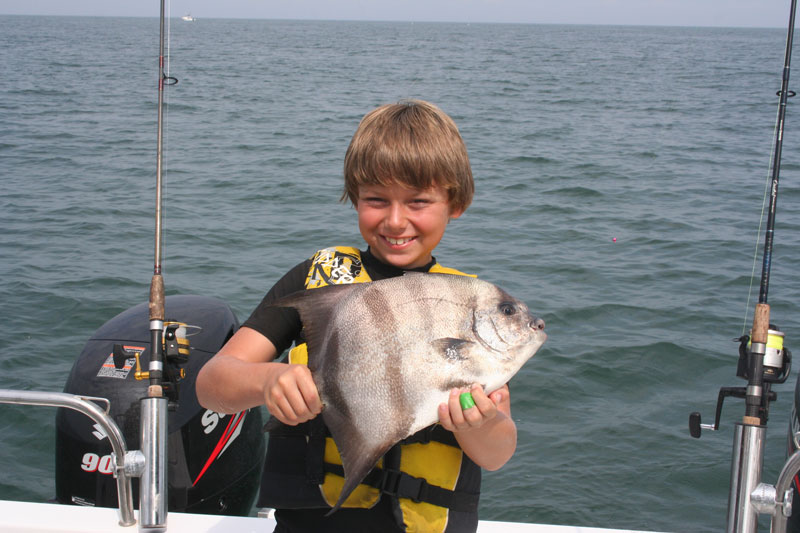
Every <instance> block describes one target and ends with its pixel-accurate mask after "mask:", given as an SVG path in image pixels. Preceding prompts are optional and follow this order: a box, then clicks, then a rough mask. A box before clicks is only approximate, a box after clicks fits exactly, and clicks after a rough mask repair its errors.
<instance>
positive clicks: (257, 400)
mask: <svg viewBox="0 0 800 533" xmlns="http://www.w3.org/2000/svg"><path fill="white" fill-rule="evenodd" d="M276 355H277V350H276V348H275V345H273V344H272V342H271V341H270V340H269V339H267V338H266V337H265V336H264V335H262V334H261V333H259V332H257V331H256V330H254V329H250V328H248V327H242V328H239V330H238V331H237V332H236V333H235V334H234V335H233V337H231V338H230V339H229V340H228V342H227V343H225V346H223V347H222V349H221V350H220V351H219V352H218V353H217V354H216V355H215V356H214V357H212V358H211V360H209V361H208V363H206V364H205V365H204V366H203V368H202V369H200V372H199V374H198V375H197V383H196V390H197V399H198V401H199V402H200V405H202V406H203V407H205V408H207V409H212V410H214V411H217V412H219V413H236V412H238V411H243V410H245V409H250V408H251V407H256V406H259V405H266V406H267V410H269V412H270V413H271V414H272V415H273V416H275V417H276V418H277V419H278V420H280V421H281V422H283V423H285V424H289V425H296V424H299V423H301V422H306V421H307V420H310V419H312V418H314V417H315V416H317V415H318V414H319V413H320V412H321V411H322V402H321V400H320V399H319V394H318V392H317V387H316V386H315V385H314V381H313V379H312V378H311V372H310V371H309V370H308V367H306V366H305V365H289V364H285V363H275V362H273V360H274V359H275V357H276Z"/></svg>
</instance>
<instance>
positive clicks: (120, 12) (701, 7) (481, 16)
mask: <svg viewBox="0 0 800 533" xmlns="http://www.w3.org/2000/svg"><path fill="white" fill-rule="evenodd" d="M159 1H160V0H0V14H4V15H96V16H126V17H127V16H136V17H151V16H158V14H159V9H160V8H159V6H160V3H159ZM169 3H171V6H169V12H170V14H171V15H172V16H173V17H177V16H181V15H184V14H187V13H191V14H192V15H194V16H195V17H197V18H198V19H202V18H250V19H317V20H393V21H394V20H407V21H420V22H421V21H447V22H519V23H534V24H623V25H631V24H634V25H659V26H729V27H777V28H780V27H785V26H786V25H787V24H788V20H789V8H790V0H335V1H334V0H222V1H220V0H170V1H169Z"/></svg>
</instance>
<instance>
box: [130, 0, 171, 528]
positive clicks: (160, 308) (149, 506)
mask: <svg viewBox="0 0 800 533" xmlns="http://www.w3.org/2000/svg"><path fill="white" fill-rule="evenodd" d="M165 3H166V2H165V0H161V11H160V24H159V50H158V52H159V53H158V124H157V134H156V212H155V253H154V261H153V277H152V279H151V280H150V300H149V311H150V364H149V366H148V371H147V372H146V373H142V374H143V376H142V377H145V378H149V380H150V386H149V387H148V389H147V397H146V398H143V399H142V400H141V420H140V424H141V434H140V436H141V441H142V448H141V449H142V452H143V454H144V457H145V468H144V472H143V474H142V479H141V485H140V487H141V489H140V504H139V524H140V527H141V528H142V529H143V530H148V531H162V530H164V529H165V528H166V524H167V501H168V498H167V408H168V404H169V402H168V399H167V397H166V396H165V395H164V386H165V383H164V339H163V331H164V316H165V310H164V278H163V276H162V274H161V249H162V244H161V236H162V204H163V199H162V198H163V195H162V190H163V179H162V169H163V164H162V161H163V145H164V138H163V122H164V87H165V86H167V85H174V84H175V83H177V82H178V80H177V79H175V78H171V77H169V76H167V75H166V74H165V73H164V20H165V16H164V14H165Z"/></svg>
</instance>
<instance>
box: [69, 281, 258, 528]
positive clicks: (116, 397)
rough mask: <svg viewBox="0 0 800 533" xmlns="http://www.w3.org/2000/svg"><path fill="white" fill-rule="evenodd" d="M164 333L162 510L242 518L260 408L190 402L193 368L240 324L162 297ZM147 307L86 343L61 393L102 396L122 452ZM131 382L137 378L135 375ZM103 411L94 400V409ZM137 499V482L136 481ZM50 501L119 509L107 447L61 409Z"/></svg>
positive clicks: (134, 420) (132, 418)
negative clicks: (218, 408)
mask: <svg viewBox="0 0 800 533" xmlns="http://www.w3.org/2000/svg"><path fill="white" fill-rule="evenodd" d="M165 307H166V309H167V317H168V318H167V320H166V321H165V327H164V354H165V368H164V374H165V383H164V385H165V393H166V396H167V397H168V398H169V417H168V418H169V420H168V434H169V437H168V443H167V457H168V470H169V472H168V484H169V488H168V493H169V504H168V508H169V510H170V511H178V512H192V513H207V514H226V515H247V514H249V512H250V510H251V508H252V506H253V502H254V500H255V497H256V494H257V492H258V486H259V481H260V478H261V468H262V464H263V461H264V454H265V443H264V434H263V431H262V426H263V422H262V417H261V410H260V408H255V409H250V410H248V411H243V412H240V413H237V414H235V415H223V414H218V413H215V412H213V411H210V410H207V409H204V408H203V407H201V406H200V404H199V403H198V402H197V397H196V395H195V379H196V377H197V373H198V371H199V370H200V368H201V367H202V366H203V365H204V364H205V363H206V362H207V361H208V360H209V359H210V358H211V357H212V356H213V355H214V354H215V353H216V352H217V351H219V349H220V348H221V347H222V345H223V344H225V342H226V341H227V340H228V339H229V338H230V337H231V336H232V335H233V334H234V332H235V331H236V329H237V328H238V327H239V322H238V320H237V319H236V316H235V315H234V314H233V311H232V310H231V309H230V307H228V305H227V304H225V303H223V302H222V301H220V300H216V299H213V298H207V297H202V296H168V297H167V298H166V305H165ZM150 342H151V341H150V331H149V320H148V304H147V303H144V304H140V305H137V306H135V307H132V308H131V309H128V310H127V311H124V312H123V313H121V314H119V315H117V316H116V317H114V318H112V319H111V320H109V321H108V322H106V323H105V324H104V325H103V326H101V327H100V329H98V330H97V331H96V332H95V333H94V335H93V336H92V337H91V338H90V339H89V341H88V342H87V343H86V346H85V347H84V349H83V352H81V354H80V356H79V357H78V359H77V360H76V361H75V364H74V365H73V367H72V371H71V372H70V375H69V378H68V379H67V384H66V386H65V387H64V392H68V393H71V394H78V395H82V396H92V397H98V398H107V399H108V400H109V401H110V411H109V414H110V415H111V417H112V418H113V419H114V420H115V421H116V423H117V425H118V426H119V427H120V429H121V430H122V433H123V435H124V437H125V440H126V442H127V445H128V449H132V450H133V449H139V431H140V429H139V419H140V402H139V400H140V399H141V398H143V397H145V396H146V395H147V387H148V385H149V383H148V380H147V379H145V376H146V372H141V369H143V368H144V369H146V368H148V364H149V361H150V359H149V358H150ZM137 378H138V379H137ZM101 405H102V404H101ZM133 490H134V498H133V500H134V501H135V502H136V501H138V490H139V486H138V479H134V484H133ZM56 500H57V501H58V502H59V503H63V504H77V505H91V506H99V507H117V488H116V483H115V480H114V478H113V461H112V458H111V446H110V444H109V442H108V439H107V438H106V435H105V434H104V433H103V432H102V430H100V429H99V428H98V427H96V426H93V425H92V422H91V420H90V419H88V418H86V417H84V416H82V415H80V414H79V413H76V412H75V411H71V410H67V409H59V410H58V413H57V415H56Z"/></svg>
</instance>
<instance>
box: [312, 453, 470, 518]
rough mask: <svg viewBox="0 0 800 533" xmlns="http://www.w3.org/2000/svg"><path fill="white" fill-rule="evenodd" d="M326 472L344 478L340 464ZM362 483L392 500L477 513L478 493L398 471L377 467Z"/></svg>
mask: <svg viewBox="0 0 800 533" xmlns="http://www.w3.org/2000/svg"><path fill="white" fill-rule="evenodd" d="M325 471H326V472H329V473H331V474H336V475H337V476H342V477H344V469H343V468H342V465H336V464H331V463H325ZM361 483H363V484H365V485H369V486H371V487H375V488H376V489H378V490H380V491H381V493H383V494H386V495H388V496H391V497H393V498H408V499H410V500H411V501H413V502H414V503H420V502H425V503H430V504H432V505H436V506H439V507H446V508H448V509H452V510H454V511H461V512H465V513H474V512H477V510H478V501H479V499H480V494H476V493H470V492H464V491H459V490H449V489H445V488H443V487H439V486H437V485H431V484H430V483H428V482H427V481H426V480H425V478H421V477H415V476H412V475H410V474H407V473H405V472H401V471H400V470H394V469H388V468H377V467H376V468H373V469H372V470H371V471H370V472H369V474H367V476H366V477H365V478H364V480H363V481H362V482H361Z"/></svg>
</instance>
